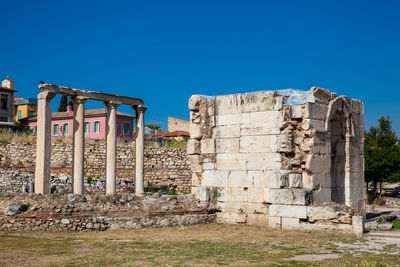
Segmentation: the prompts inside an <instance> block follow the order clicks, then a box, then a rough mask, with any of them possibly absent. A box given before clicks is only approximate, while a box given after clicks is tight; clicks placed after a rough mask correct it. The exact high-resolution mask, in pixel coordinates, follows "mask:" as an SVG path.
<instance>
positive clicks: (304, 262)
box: [0, 224, 400, 266]
mask: <svg viewBox="0 0 400 267" xmlns="http://www.w3.org/2000/svg"><path fill="white" fill-rule="evenodd" d="M388 233H389V232H388ZM390 233H393V232H390ZM396 235H397V234H395V236H394V237H393V236H382V235H379V234H376V233H375V235H373V236H372V235H371V236H369V235H367V236H365V237H363V238H357V237H355V236H348V235H340V234H334V233H304V232H297V231H279V230H273V229H268V228H263V227H252V226H244V225H243V226H241V225H219V224H209V225H200V226H190V227H169V228H159V229H139V230H133V231H105V232H72V233H71V232H59V233H49V232H42V233H40V232H35V233H32V232H30V233H20V232H19V233H5V232H2V233H0V266H54V265H57V266H81V265H90V266H100V265H101V266H139V265H140V266H160V265H162V266H182V265H183V266H215V265H231V266H273V265H284V266H385V264H387V265H388V266H390V265H400V236H397V237H396Z"/></svg>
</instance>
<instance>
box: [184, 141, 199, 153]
mask: <svg viewBox="0 0 400 267" xmlns="http://www.w3.org/2000/svg"><path fill="white" fill-rule="evenodd" d="M186 149H187V154H188V155H194V154H200V141H199V140H196V139H189V140H188V142H187V146H186Z"/></svg>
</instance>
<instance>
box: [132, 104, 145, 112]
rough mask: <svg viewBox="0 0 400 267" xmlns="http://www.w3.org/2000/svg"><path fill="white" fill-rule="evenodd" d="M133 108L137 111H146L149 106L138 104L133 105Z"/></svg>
mask: <svg viewBox="0 0 400 267" xmlns="http://www.w3.org/2000/svg"><path fill="white" fill-rule="evenodd" d="M132 108H133V109H134V110H135V111H136V112H141V113H144V112H145V111H146V110H147V107H146V106H144V105H138V106H132Z"/></svg>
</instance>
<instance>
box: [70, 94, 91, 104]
mask: <svg viewBox="0 0 400 267" xmlns="http://www.w3.org/2000/svg"><path fill="white" fill-rule="evenodd" d="M71 100H72V102H73V103H74V104H85V103H86V102H87V101H88V100H89V98H88V97H85V96H72V97H71Z"/></svg>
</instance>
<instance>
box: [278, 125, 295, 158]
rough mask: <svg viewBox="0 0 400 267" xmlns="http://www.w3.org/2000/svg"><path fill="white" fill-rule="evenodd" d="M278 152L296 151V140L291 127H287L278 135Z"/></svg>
mask: <svg viewBox="0 0 400 267" xmlns="http://www.w3.org/2000/svg"><path fill="white" fill-rule="evenodd" d="M277 143H278V148H277V149H278V152H281V153H293V152H294V140H293V133H292V131H291V130H290V129H285V130H284V131H282V132H281V134H280V135H279V137H278V142H277Z"/></svg>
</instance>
